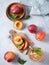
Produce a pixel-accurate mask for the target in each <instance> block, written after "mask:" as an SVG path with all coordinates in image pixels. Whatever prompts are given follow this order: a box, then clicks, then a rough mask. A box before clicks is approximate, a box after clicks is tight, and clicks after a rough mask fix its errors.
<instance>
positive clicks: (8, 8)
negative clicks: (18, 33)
mask: <svg viewBox="0 0 49 65" xmlns="http://www.w3.org/2000/svg"><path fill="white" fill-rule="evenodd" d="M13 4H17V6H20V7H21V8H22V12H21V13H19V14H18V15H19V16H18V17H17V18H15V19H12V18H11V17H10V11H9V10H10V7H11V6H12V5H13ZM25 12H26V9H25V7H24V5H22V4H20V3H18V2H14V3H11V4H10V5H9V6H8V7H7V9H6V15H7V17H8V18H9V19H10V20H12V21H15V20H20V19H22V18H23V16H24V15H25Z"/></svg>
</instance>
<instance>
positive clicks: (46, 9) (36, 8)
mask: <svg viewBox="0 0 49 65" xmlns="http://www.w3.org/2000/svg"><path fill="white" fill-rule="evenodd" d="M20 2H21V3H22V4H24V5H25V6H28V7H30V14H31V15H33V14H47V13H49V0H20Z"/></svg>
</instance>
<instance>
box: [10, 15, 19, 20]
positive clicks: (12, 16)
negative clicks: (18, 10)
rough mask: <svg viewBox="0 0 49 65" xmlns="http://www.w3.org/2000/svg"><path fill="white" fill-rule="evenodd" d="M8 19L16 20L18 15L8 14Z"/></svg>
mask: <svg viewBox="0 0 49 65" xmlns="http://www.w3.org/2000/svg"><path fill="white" fill-rule="evenodd" d="M9 17H10V18H12V19H16V18H17V17H18V15H17V14H10V16H9Z"/></svg>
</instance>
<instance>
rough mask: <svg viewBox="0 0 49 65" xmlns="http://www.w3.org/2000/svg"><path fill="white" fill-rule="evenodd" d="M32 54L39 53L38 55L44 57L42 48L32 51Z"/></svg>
mask: <svg viewBox="0 0 49 65" xmlns="http://www.w3.org/2000/svg"><path fill="white" fill-rule="evenodd" d="M32 52H35V53H37V55H39V56H42V52H41V48H35V49H34V50H32Z"/></svg>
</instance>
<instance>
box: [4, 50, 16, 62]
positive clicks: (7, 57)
mask: <svg viewBox="0 0 49 65" xmlns="http://www.w3.org/2000/svg"><path fill="white" fill-rule="evenodd" d="M4 59H5V60H6V61H7V62H11V61H13V60H14V59H15V54H14V53H13V52H12V51H8V52H6V53H5V55H4Z"/></svg>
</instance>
